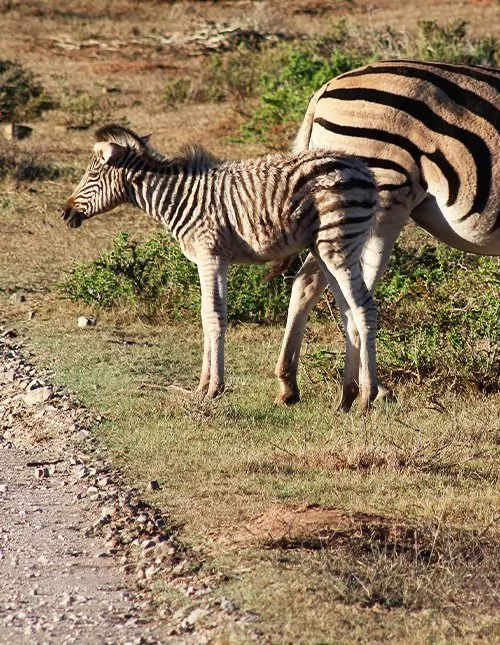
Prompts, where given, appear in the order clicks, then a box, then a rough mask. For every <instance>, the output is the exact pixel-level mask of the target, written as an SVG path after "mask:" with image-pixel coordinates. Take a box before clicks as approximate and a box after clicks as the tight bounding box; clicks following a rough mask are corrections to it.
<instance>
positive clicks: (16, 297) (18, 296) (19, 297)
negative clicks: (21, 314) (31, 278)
mask: <svg viewBox="0 0 500 645" xmlns="http://www.w3.org/2000/svg"><path fill="white" fill-rule="evenodd" d="M10 299H11V301H12V302H25V301H26V296H25V295H24V294H23V293H18V292H16V293H13V294H12V295H11V297H10Z"/></svg>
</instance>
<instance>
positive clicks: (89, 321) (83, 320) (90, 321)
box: [77, 316, 97, 328]
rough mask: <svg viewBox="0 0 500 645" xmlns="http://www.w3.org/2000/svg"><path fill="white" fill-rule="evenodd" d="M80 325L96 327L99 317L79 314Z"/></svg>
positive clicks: (78, 322)
mask: <svg viewBox="0 0 500 645" xmlns="http://www.w3.org/2000/svg"><path fill="white" fill-rule="evenodd" d="M77 324H78V327H82V328H83V327H95V326H96V324H97V318H95V317H93V316H78V320H77Z"/></svg>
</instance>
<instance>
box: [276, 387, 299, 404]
mask: <svg viewBox="0 0 500 645" xmlns="http://www.w3.org/2000/svg"><path fill="white" fill-rule="evenodd" d="M299 401H300V391H299V388H298V387H297V386H296V385H282V391H281V393H280V394H278V396H277V397H276V399H275V400H274V402H275V403H276V405H284V406H289V405H295V403H298V402H299Z"/></svg>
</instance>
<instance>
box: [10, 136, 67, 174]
mask: <svg viewBox="0 0 500 645" xmlns="http://www.w3.org/2000/svg"><path fill="white" fill-rule="evenodd" d="M65 173H67V170H65V169H63V168H61V167H60V166H57V165H55V164H53V163H52V162H50V161H47V160H46V159H44V158H43V157H40V155H36V154H34V153H28V152H26V151H24V150H21V149H19V148H18V146H17V144H16V143H15V142H14V143H11V142H7V140H3V141H2V140H1V139H0V180H1V179H6V178H10V179H13V180H14V181H15V182H21V181H36V180H47V179H49V180H54V179H58V178H59V177H61V175H63V174H65Z"/></svg>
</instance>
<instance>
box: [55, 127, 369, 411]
mask: <svg viewBox="0 0 500 645" xmlns="http://www.w3.org/2000/svg"><path fill="white" fill-rule="evenodd" d="M96 138H97V143H96V144H95V146H94V155H93V157H92V159H91V161H90V164H89V166H88V168H87V171H86V172H85V175H84V176H83V178H82V180H81V181H80V183H79V185H78V187H77V188H76V189H75V191H74V192H73V194H72V195H71V197H70V198H69V200H68V202H67V205H66V208H65V209H64V212H63V218H64V220H65V221H66V222H67V223H68V225H69V226H73V227H76V226H79V225H80V224H81V223H82V222H83V221H84V220H85V219H88V218H90V217H93V216H94V215H97V214H99V213H103V212H105V211H108V210H110V209H112V208H114V207H115V206H117V205H118V204H121V203H130V204H132V205H134V206H137V207H139V208H141V209H142V210H144V211H145V212H146V213H149V214H150V215H152V216H154V217H155V218H156V219H158V220H159V221H160V222H161V223H162V224H164V225H165V226H167V227H168V229H169V230H170V231H171V232H172V234H173V235H174V237H175V238H176V239H177V240H178V241H179V243H180V244H181V247H182V250H183V252H184V254H185V255H186V256H187V257H188V258H189V259H190V260H192V261H193V262H196V264H197V265H198V270H199V275H200V284H201V293H202V323H203V332H204V352H203V366H202V371H201V378H200V384H199V390H200V391H201V392H203V393H204V394H205V395H206V396H208V397H215V396H217V395H218V394H220V393H221V392H222V391H223V389H224V335H225V330H226V327H227V316H226V288H227V270H228V265H229V264H230V263H231V262H235V263H263V262H268V261H270V260H275V259H282V258H286V257H287V256H289V255H292V254H295V253H297V252H299V251H300V250H302V249H304V248H310V249H311V252H312V254H313V256H314V258H315V261H316V262H317V265H318V267H320V269H321V271H322V272H323V273H324V275H325V279H326V280H327V281H328V282H329V283H330V284H331V285H332V288H333V289H334V291H335V296H336V298H337V300H338V303H339V307H341V308H348V309H349V311H351V312H352V319H351V321H350V324H349V325H346V336H347V338H346V348H347V349H346V355H347V356H346V369H345V379H344V387H343V397H342V407H343V408H344V409H348V408H349V407H350V406H351V405H352V403H353V401H354V399H355V398H356V396H357V394H358V392H359V390H361V400H362V407H363V409H367V408H368V407H369V406H370V405H371V402H372V401H373V399H374V397H375V395H376V391H377V378H376V359H375V335H376V310H375V305H374V303H373V299H372V296H371V294H370V292H369V291H368V289H367V288H366V285H365V283H364V280H363V278H362V274H361V263H360V254H361V251H362V248H363V245H364V243H365V241H366V239H367V237H368V234H369V231H370V228H371V225H372V220H373V216H374V214H375V212H376V209H377V207H378V192H377V186H376V183H375V181H374V178H373V175H372V173H371V172H370V170H369V169H368V168H367V166H366V165H365V164H364V163H363V162H361V161H359V160H357V159H355V158H353V157H350V156H347V155H343V154H335V155H333V154H331V153H330V152H329V151H327V150H321V151H305V152H301V153H299V154H297V155H285V154H281V155H268V156H265V157H260V158H257V159H248V160H245V161H224V160H217V159H215V158H213V157H212V156H211V155H209V154H207V153H206V152H204V151H202V150H199V149H191V150H188V151H187V152H185V153H184V154H182V155H180V156H178V157H174V158H168V157H166V156H164V155H162V154H160V153H159V152H157V151H155V150H154V149H153V148H151V147H150V145H149V143H148V140H147V139H146V138H141V137H139V136H138V135H137V134H136V133H135V132H133V131H131V130H128V129H126V128H123V127H121V126H118V125H109V126H106V127H104V128H101V129H100V130H99V131H98V132H97V136H96ZM353 357H354V360H353ZM359 357H360V361H359V362H358V358H359Z"/></svg>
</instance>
